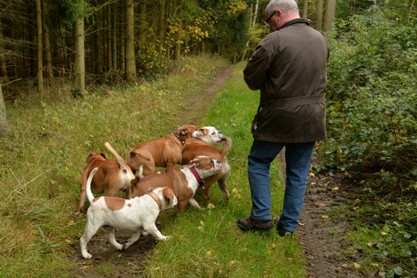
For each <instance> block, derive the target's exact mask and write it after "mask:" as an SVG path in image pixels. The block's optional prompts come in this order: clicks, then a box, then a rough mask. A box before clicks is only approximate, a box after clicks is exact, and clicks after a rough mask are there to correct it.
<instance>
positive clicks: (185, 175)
mask: <svg viewBox="0 0 417 278" xmlns="http://www.w3.org/2000/svg"><path fill="white" fill-rule="evenodd" d="M221 169H222V163H221V162H220V161H218V160H216V159H212V158H211V157H209V156H197V157H195V158H194V159H192V160H191V161H190V162H189V163H188V164H187V165H186V166H184V167H183V168H181V169H173V170H172V171H170V172H165V173H162V174H153V175H149V176H145V177H143V178H142V179H139V178H136V179H135V180H133V181H132V185H131V188H130V194H129V196H130V197H131V198H132V197H135V196H142V195H144V194H146V193H148V192H150V191H152V190H154V189H155V188H157V187H164V186H166V187H170V188H172V190H173V191H174V193H175V196H177V198H178V205H177V208H178V211H179V213H183V212H184V210H185V208H186V206H187V204H188V203H190V204H191V205H192V206H193V207H195V208H197V209H201V207H200V205H199V204H198V203H197V201H196V200H195V199H194V194H195V192H196V190H197V188H198V187H199V186H200V187H204V181H203V179H204V178H207V177H210V176H212V175H215V174H217V173H218V172H219V171H220V170H221Z"/></svg>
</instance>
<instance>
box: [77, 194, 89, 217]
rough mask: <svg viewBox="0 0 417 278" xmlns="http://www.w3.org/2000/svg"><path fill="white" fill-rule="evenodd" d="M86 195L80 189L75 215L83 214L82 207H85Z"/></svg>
mask: <svg viewBox="0 0 417 278" xmlns="http://www.w3.org/2000/svg"><path fill="white" fill-rule="evenodd" d="M86 197H87V195H86V194H85V190H83V189H81V192H80V205H79V206H78V211H77V214H82V213H83V212H84V205H85V199H86Z"/></svg>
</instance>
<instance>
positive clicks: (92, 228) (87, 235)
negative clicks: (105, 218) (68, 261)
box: [80, 219, 100, 259]
mask: <svg viewBox="0 0 417 278" xmlns="http://www.w3.org/2000/svg"><path fill="white" fill-rule="evenodd" d="M99 228H100V226H96V225H93V224H92V223H91V222H90V221H88V219H87V224H86V226H85V231H84V234H83V235H82V237H81V238H80V247H81V255H82V256H83V258H84V259H91V258H92V255H91V254H90V253H88V251H87V243H88V242H89V241H90V239H91V238H92V237H93V236H94V235H95V234H96V233H97V231H98V229H99Z"/></svg>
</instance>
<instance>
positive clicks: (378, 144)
mask: <svg viewBox="0 0 417 278" xmlns="http://www.w3.org/2000/svg"><path fill="white" fill-rule="evenodd" d="M415 25H416V24H415V23H411V24H409V25H400V24H399V22H393V21H391V20H390V19H388V18H387V17H385V16H384V14H383V13H382V11H380V10H378V9H375V8H374V9H372V10H370V11H369V12H368V13H367V14H365V15H357V16H354V17H353V18H352V19H351V20H350V21H348V22H346V21H345V22H341V23H339V25H338V28H337V30H338V31H340V30H344V31H345V32H344V33H341V32H340V33H338V35H337V37H338V39H337V40H335V39H333V40H332V39H330V42H329V44H330V47H331V49H332V50H333V51H331V58H330V62H329V68H328V80H329V84H328V97H327V99H328V102H327V106H328V133H329V140H328V141H327V142H326V143H325V144H324V148H323V151H324V152H325V155H326V157H327V158H328V159H327V162H326V164H325V166H326V167H327V168H339V169H341V170H344V171H347V172H348V173H349V174H350V175H351V176H352V177H354V178H358V179H368V181H369V180H372V183H373V186H375V187H379V188H381V189H384V188H385V189H389V190H391V189H393V188H394V189H395V190H398V191H401V190H402V189H405V190H410V191H411V192H416V190H415V189H414V186H412V185H414V184H415V183H416V180H417V168H416V165H415V161H416V160H417V135H416V134H417V117H416V114H417V96H416V94H415V92H416V89H417V87H416V82H415V76H417V52H416V45H417V40H416V36H415V27H416V26H415ZM338 31H336V33H337V32H338ZM387 177H389V178H387ZM381 186H383V187H381Z"/></svg>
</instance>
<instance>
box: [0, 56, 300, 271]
mask: <svg viewBox="0 0 417 278" xmlns="http://www.w3.org/2000/svg"><path fill="white" fill-rule="evenodd" d="M226 65H227V63H226V62H225V61H224V60H222V59H220V58H217V57H194V58H189V59H186V60H184V61H181V62H180V63H179V66H178V67H177V69H175V70H174V71H173V72H172V73H171V75H170V76H169V77H167V78H164V79H163V80H159V81H157V82H154V83H146V82H143V83H140V84H137V85H134V86H131V87H128V88H114V89H113V92H110V93H107V94H103V93H99V92H96V93H90V94H88V95H86V96H85V97H84V98H82V99H77V100H74V99H71V97H70V92H69V91H61V90H57V91H56V92H58V93H57V94H56V95H54V94H51V95H48V96H46V97H45V98H44V99H43V101H40V100H39V99H38V98H37V97H36V96H31V95H27V96H25V99H19V100H17V101H15V102H14V103H13V104H11V103H8V104H7V113H8V120H9V124H10V130H9V133H8V134H7V136H6V137H3V138H0V177H1V179H0V199H1V200H2V202H1V203H0V223H1V226H0V277H51V276H59V277H62V276H70V277H71V276H74V273H84V272H83V271H84V270H83V269H84V267H85V268H87V270H85V271H89V270H88V268H90V270H91V268H94V271H95V272H96V273H99V274H100V275H103V276H112V275H114V272H115V267H116V266H115V265H114V262H113V261H111V260H108V261H106V260H101V261H98V262H94V263H92V262H86V263H85V264H82V263H81V265H80V259H79V257H80V254H74V252H75V251H76V250H79V248H78V244H79V241H78V239H79V237H80V236H81V234H82V233H83V229H84V225H85V218H84V217H80V218H77V217H76V216H75V215H74V213H75V211H76V209H77V207H78V200H79V177H80V175H81V172H82V170H83V168H84V167H85V159H86V157H87V155H88V154H89V153H91V152H93V151H106V150H105V148H104V146H103V144H104V142H105V141H110V142H111V143H112V145H113V147H114V148H115V149H116V150H117V151H118V152H119V153H120V154H122V155H124V154H126V152H127V151H128V149H130V148H131V147H132V146H134V145H136V144H137V143H140V142H144V141H149V140H154V139H156V138H158V137H160V136H165V135H166V134H168V133H169V132H171V131H172V130H174V128H175V127H176V126H178V125H180V124H183V123H180V122H178V121H177V117H179V116H180V115H181V114H182V113H183V109H184V107H185V106H186V105H187V99H188V98H189V97H191V96H194V95H197V94H199V93H200V92H201V90H202V88H203V87H204V85H205V84H206V82H209V80H210V79H211V78H212V77H213V76H214V74H215V68H216V67H218V66H226ZM242 67H243V64H238V65H236V66H235V69H234V73H233V78H232V79H231V80H230V81H229V82H228V83H227V84H226V85H225V86H224V87H223V88H222V89H221V91H220V93H219V96H218V99H217V100H216V102H215V104H214V105H213V108H212V109H210V113H209V114H208V115H207V116H206V117H204V118H203V119H201V122H199V123H194V124H197V125H213V126H216V127H217V128H219V129H221V130H223V131H224V132H225V133H226V134H227V135H229V136H230V137H232V139H233V147H232V150H231V151H230V153H229V155H228V160H229V162H230V164H231V167H232V175H231V177H230V179H229V181H228V188H229V191H230V193H231V199H230V202H229V204H227V205H226V204H224V202H223V197H222V195H221V192H220V190H219V189H218V188H217V186H213V187H212V188H211V190H210V202H211V203H212V204H213V205H214V208H212V209H205V210H204V211H202V212H200V211H196V210H195V209H193V208H191V207H190V208H188V209H187V211H186V212H185V213H184V214H183V215H181V216H179V217H176V216H174V215H173V214H169V213H168V214H166V215H163V216H164V217H163V218H162V220H163V223H162V224H163V227H162V232H163V233H164V234H166V235H170V236H172V239H171V240H169V241H167V242H161V243H158V244H157V245H156V247H155V249H154V250H153V252H152V253H151V254H150V256H149V257H148V260H147V262H146V269H145V272H144V275H145V276H147V277H167V276H166V275H167V273H169V276H170V277H303V276H305V273H304V264H305V262H304V258H303V254H302V251H301V249H300V247H299V246H298V243H297V242H296V240H295V239H286V238H285V239H283V238H280V237H279V236H277V234H276V233H275V232H273V231H270V232H266V233H263V234H259V233H242V232H240V231H239V230H238V229H237V227H236V225H235V223H236V220H237V219H238V218H239V217H247V216H248V215H249V212H250V206H251V201H250V192H249V186H248V182H247V174H246V171H247V170H246V160H247V155H248V152H249V147H250V144H251V140H252V138H251V135H250V123H251V120H252V117H253V115H254V113H255V111H256V109H257V103H258V98H259V93H258V92H252V91H249V90H248V89H247V87H246V85H245V84H244V82H243V79H242V74H241V72H242ZM271 172H272V181H273V183H272V197H273V204H274V208H273V214H274V215H277V214H278V213H279V212H280V208H281V206H282V194H283V186H282V184H281V177H280V176H279V171H278V165H276V164H274V165H272V171H271ZM109 252H112V250H111V251H109ZM113 252H114V254H115V255H114V256H117V257H118V256H119V253H118V252H117V251H116V250H114V251H113ZM118 259H119V260H120V258H119V257H118ZM85 273H88V272H85ZM75 276H78V275H75Z"/></svg>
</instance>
